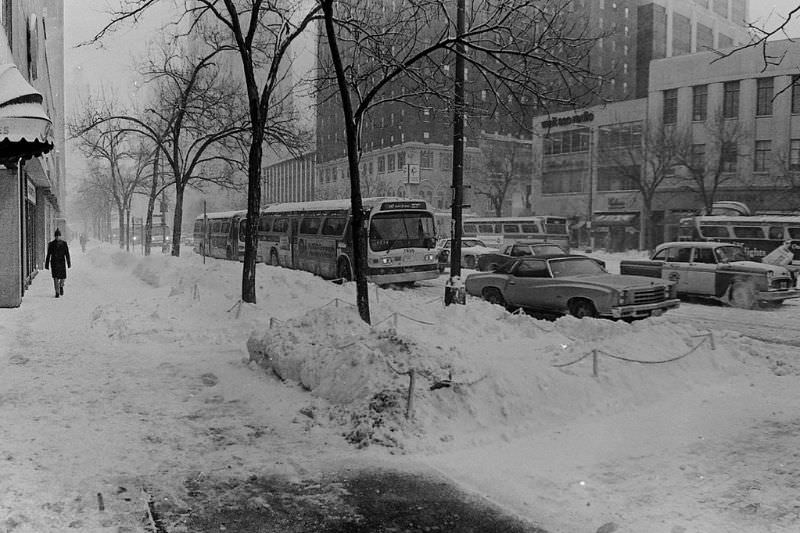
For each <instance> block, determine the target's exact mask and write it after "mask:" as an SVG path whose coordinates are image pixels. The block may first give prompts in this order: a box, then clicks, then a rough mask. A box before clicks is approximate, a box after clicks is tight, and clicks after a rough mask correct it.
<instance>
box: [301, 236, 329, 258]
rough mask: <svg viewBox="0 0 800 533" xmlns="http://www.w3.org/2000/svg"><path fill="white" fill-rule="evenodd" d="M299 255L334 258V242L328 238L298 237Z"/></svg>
mask: <svg viewBox="0 0 800 533" xmlns="http://www.w3.org/2000/svg"><path fill="white" fill-rule="evenodd" d="M298 248H299V250H298V253H299V254H300V257H303V258H307V259H327V260H330V261H333V260H335V259H336V243H335V242H334V241H332V240H330V239H309V238H304V239H300V242H298Z"/></svg>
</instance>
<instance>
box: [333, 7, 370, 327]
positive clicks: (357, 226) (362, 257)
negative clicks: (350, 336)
mask: <svg viewBox="0 0 800 533" xmlns="http://www.w3.org/2000/svg"><path fill="white" fill-rule="evenodd" d="M321 4H322V11H323V13H324V15H325V33H326V34H327V37H328V46H329V48H330V50H331V60H332V61H333V66H334V69H335V70H336V81H337V83H338V85H339V96H340V98H341V100H342V112H343V113H344V124H345V134H346V135H347V166H348V170H349V172H350V210H351V211H352V213H353V222H352V224H351V225H350V227H351V229H352V232H353V257H354V258H355V260H356V265H355V273H354V274H355V278H356V306H357V307H358V314H359V316H360V317H361V320H363V321H364V322H366V323H367V324H370V323H371V318H370V312H369V293H368V292H367V254H366V239H364V236H363V231H364V210H363V204H362V202H361V183H360V181H361V179H360V176H359V172H358V128H357V127H356V123H355V116H354V113H353V105H352V102H351V100H350V89H349V88H348V86H347V79H346V78H345V73H344V65H343V64H342V57H341V55H340V54H339V43H338V41H337V38H336V30H335V28H334V24H333V0H324V1H322V2H321Z"/></svg>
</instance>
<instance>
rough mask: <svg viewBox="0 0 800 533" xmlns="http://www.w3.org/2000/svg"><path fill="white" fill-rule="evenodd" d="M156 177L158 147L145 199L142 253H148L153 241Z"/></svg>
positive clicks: (157, 176)
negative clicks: (147, 194)
mask: <svg viewBox="0 0 800 533" xmlns="http://www.w3.org/2000/svg"><path fill="white" fill-rule="evenodd" d="M158 178H159V175H158V148H156V153H155V155H154V156H153V179H152V181H151V182H150V196H149V198H148V199H147V218H146V219H145V223H144V255H150V245H151V244H152V242H153V211H154V210H155V206H156V191H157V190H158Z"/></svg>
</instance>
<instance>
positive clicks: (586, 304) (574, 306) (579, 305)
mask: <svg viewBox="0 0 800 533" xmlns="http://www.w3.org/2000/svg"><path fill="white" fill-rule="evenodd" d="M569 314H571V315H572V316H574V317H575V318H584V317H589V318H596V317H597V309H595V307H594V304H593V303H592V302H590V301H589V300H585V299H583V298H577V299H575V300H572V301H571V302H569Z"/></svg>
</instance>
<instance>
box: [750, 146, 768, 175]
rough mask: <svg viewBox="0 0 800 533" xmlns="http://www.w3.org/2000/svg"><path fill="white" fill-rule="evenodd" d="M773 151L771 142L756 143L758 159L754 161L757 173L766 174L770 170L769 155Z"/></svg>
mask: <svg viewBox="0 0 800 533" xmlns="http://www.w3.org/2000/svg"><path fill="white" fill-rule="evenodd" d="M771 150H772V143H771V142H770V141H756V157H755V160H754V161H753V170H754V171H755V172H766V171H768V170H769V153H770V151H771Z"/></svg>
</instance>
